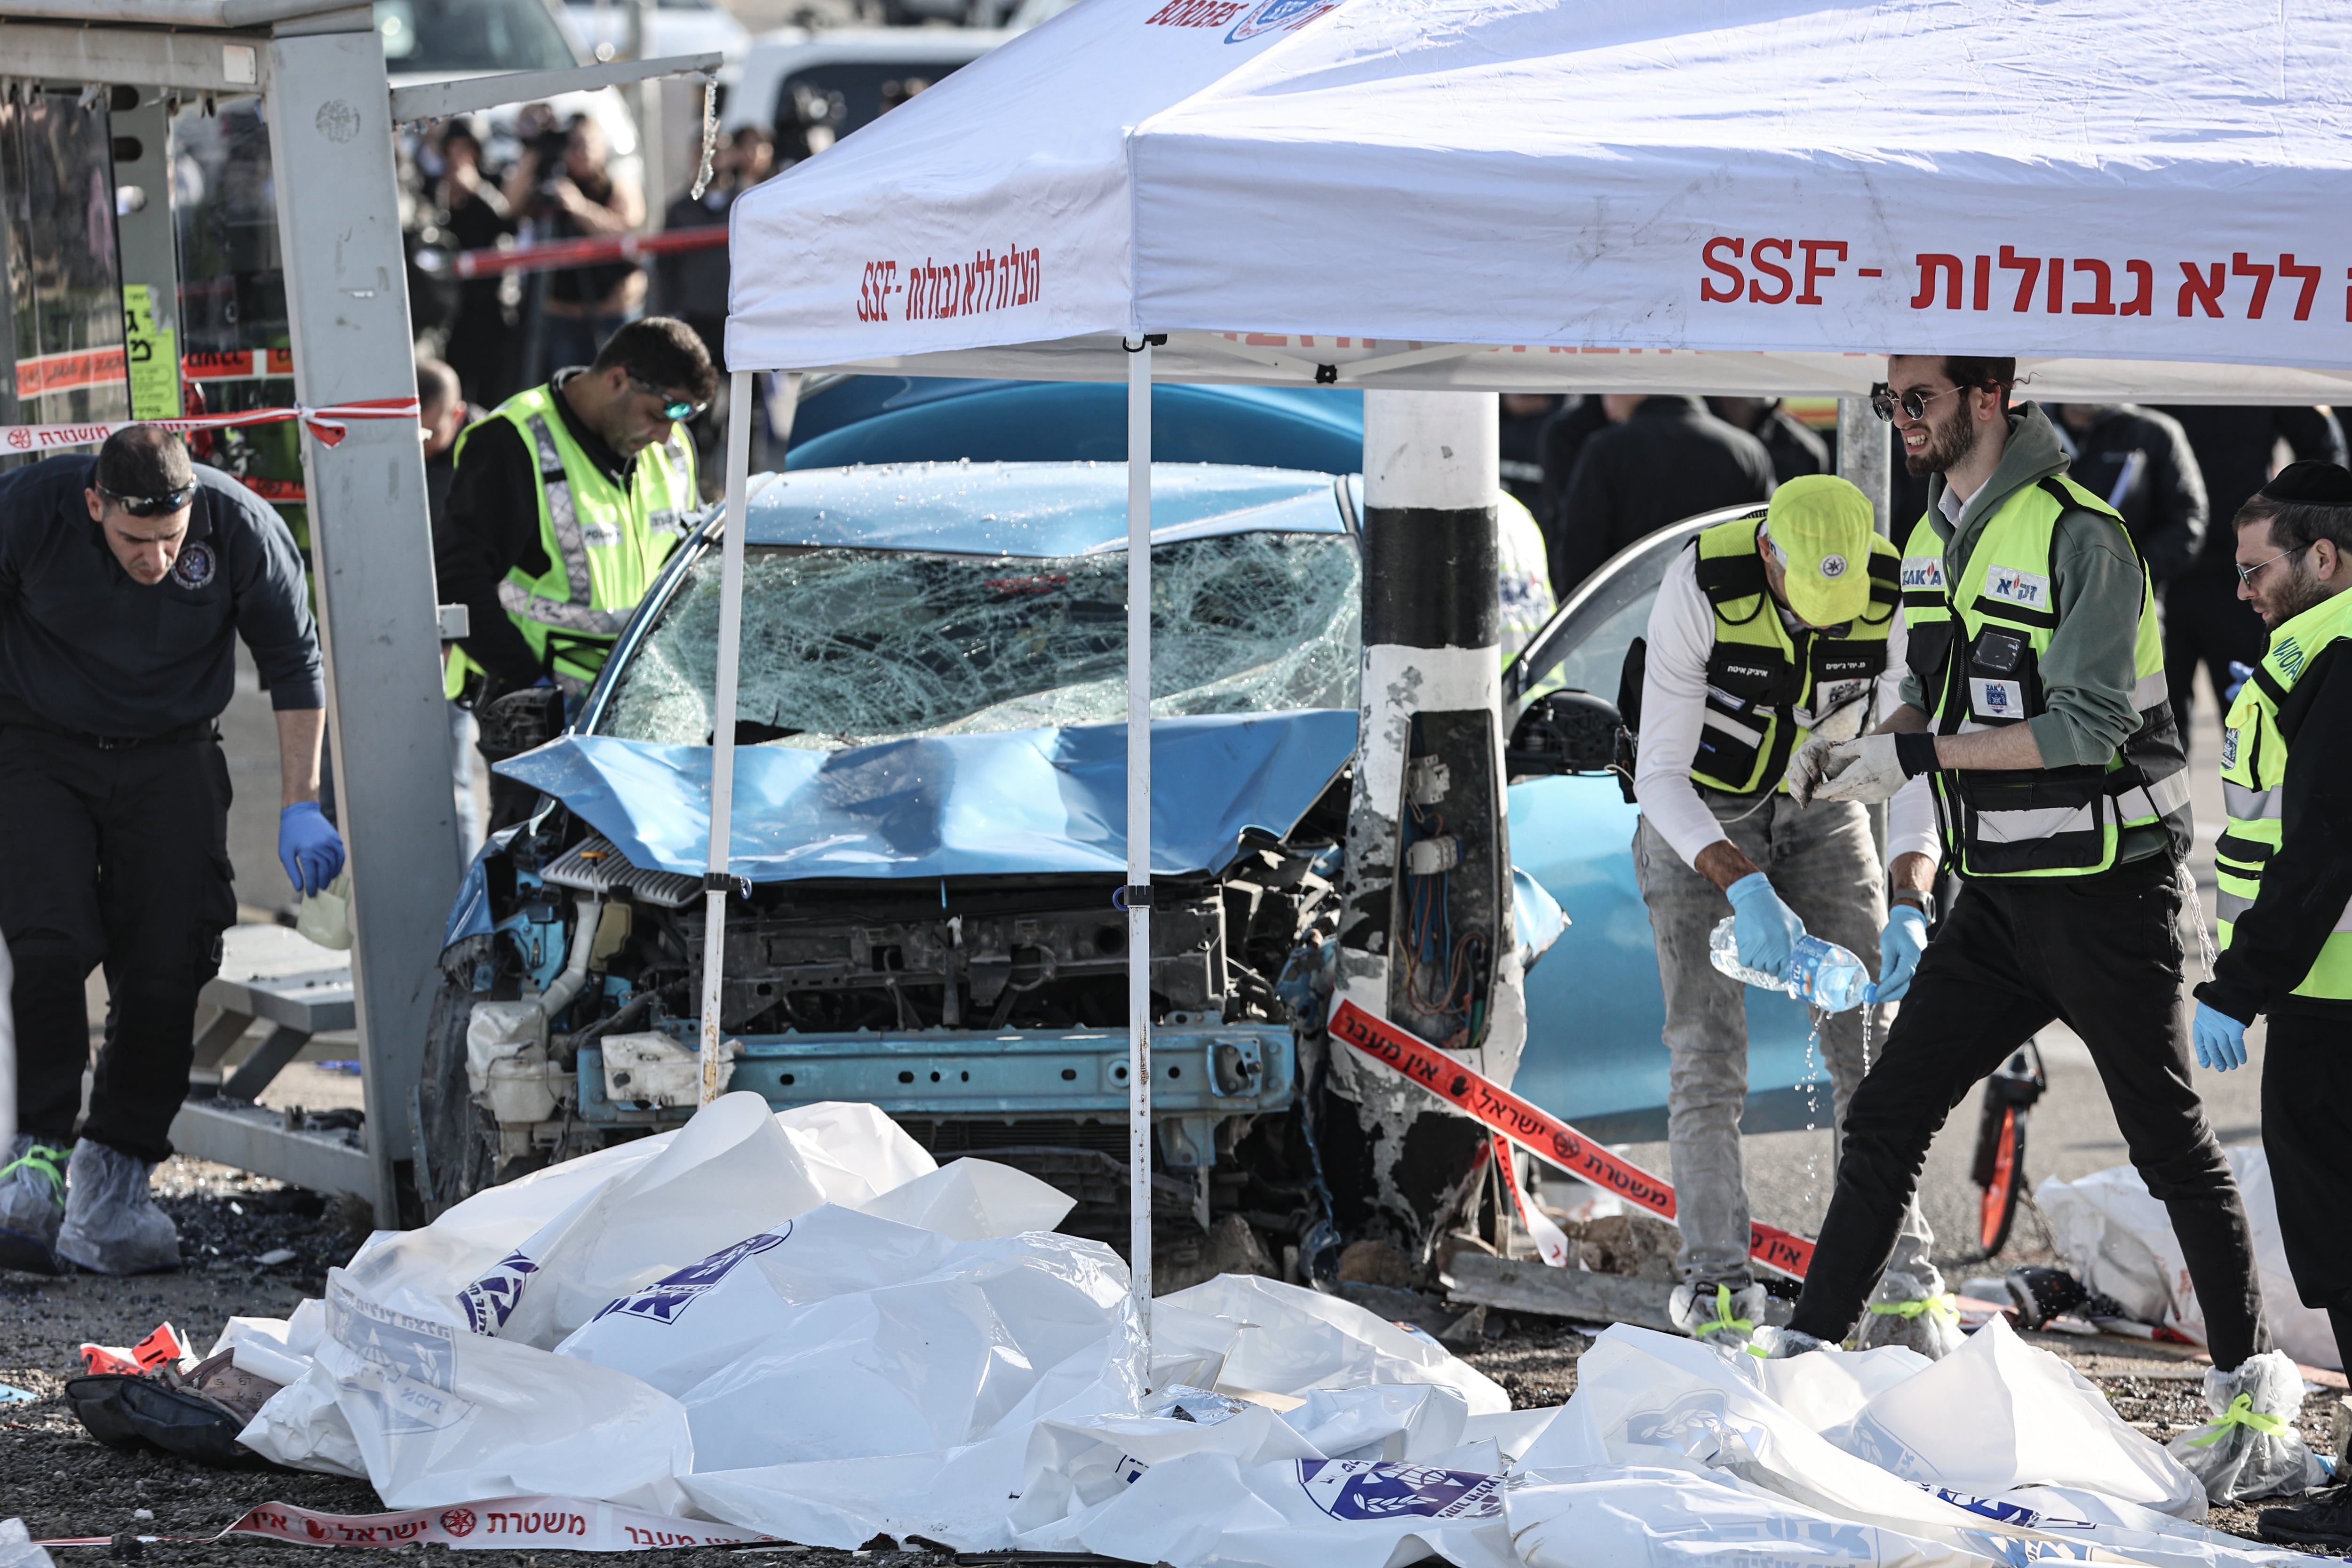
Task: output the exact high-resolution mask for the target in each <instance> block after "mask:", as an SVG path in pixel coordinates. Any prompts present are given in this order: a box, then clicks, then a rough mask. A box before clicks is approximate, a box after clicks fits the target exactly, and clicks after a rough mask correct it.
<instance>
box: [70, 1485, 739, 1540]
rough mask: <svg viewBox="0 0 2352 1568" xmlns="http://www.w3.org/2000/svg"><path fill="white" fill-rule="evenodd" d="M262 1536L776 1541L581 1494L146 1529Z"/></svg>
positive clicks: (299, 1512) (288, 1509)
mask: <svg viewBox="0 0 2352 1568" xmlns="http://www.w3.org/2000/svg"><path fill="white" fill-rule="evenodd" d="M232 1535H258V1536H265V1537H268V1539H270V1540H274V1541H291V1542H299V1543H301V1544H302V1545H305V1546H375V1547H400V1546H414V1545H416V1544H418V1543H419V1542H430V1543H432V1544H434V1545H436V1546H446V1547H449V1548H452V1549H453V1550H455V1551H458V1552H497V1551H504V1550H507V1549H509V1548H511V1547H517V1546H539V1547H561V1548H563V1549H565V1550H567V1551H572V1552H645V1551H650V1550H653V1549H656V1548H663V1547H680V1546H745V1545H751V1544H753V1543H756V1542H763V1541H773V1540H775V1539H776V1538H775V1537H774V1536H772V1535H762V1534H761V1533H760V1532H759V1531H756V1530H738V1529H736V1528H735V1527H734V1526H732V1525H728V1524H713V1523H711V1522H710V1521H709V1520H701V1519H677V1518H674V1517H672V1516H670V1515H668V1514H661V1513H644V1512H641V1511H639V1510H636V1509H633V1508H622V1507H620V1506H619V1505H618V1504H615V1503H609V1502H586V1501H583V1500H580V1499H578V1498H562V1497H510V1498H495V1499H491V1500H488V1501H484V1502H466V1503H453V1504H451V1505H450V1506H448V1507H446V1508H413V1509H407V1510H403V1511H402V1512H399V1513H364V1514H337V1513H314V1512H312V1511H311V1510H309V1509H307V1508H295V1507H293V1506H292V1505H290V1504H288V1503H282V1502H266V1503H263V1504H262V1505H261V1506H260V1507H259V1508H257V1509H252V1510H248V1511H247V1513H246V1515H245V1517H244V1518H242V1519H240V1520H238V1521H236V1523H235V1524H232V1525H230V1526H229V1527H228V1528H227V1529H226V1530H224V1531H221V1532H220V1533H219V1534H218V1535H142V1536H139V1537H137V1538H136V1539H137V1540H139V1541H140V1542H158V1541H176V1542H211V1541H226V1540H227V1539H228V1538H229V1537H230V1536H232ZM114 1539H115V1538H113V1537H110V1536H104V1535H80V1536H71V1537H66V1538H62V1539H59V1540H54V1541H36V1542H33V1544H34V1545H36V1546H110V1545H112V1544H113V1543H114Z"/></svg>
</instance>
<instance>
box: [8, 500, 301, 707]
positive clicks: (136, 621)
mask: <svg viewBox="0 0 2352 1568" xmlns="http://www.w3.org/2000/svg"><path fill="white" fill-rule="evenodd" d="M97 469H98V460H97V459H96V458H89V457H82V456H73V455H68V456H59V457H55V458H46V459H44V460H42V461H41V462H37V463H33V464H29V465H27V466H26V467H25V468H16V469H13V470H11V471H10V472H8V473H5V474H0V723H5V722H6V721H8V720H9V719H10V718H12V717H13V718H15V719H16V721H19V722H22V721H26V720H30V721H34V722H36V723H38V724H44V725H47V726H48V727H50V728H53V729H60V730H67V731H73V732H75V733H77V734H89V735H108V736H114V737H118V738H121V739H124V740H145V739H148V738H150V737H152V736H156V735H163V734H169V733H170V732H171V731H174V730H180V729H184V728H186V727H187V726H188V725H191V724H195V723H200V722H202V721H205V720H210V719H215V718H217V717H219V716H220V712H221V710H223V709H225V708H226V707H227V706H228V702H229V698H230V697H231V696H232V695H234V694H235V692H236V647H235V643H234V639H235V638H236V637H243V638H244V639H245V646H246V647H248V648H250V649H251V650H252V651H253V662H254V665H255V667H256V668H258V669H259V670H260V672H261V679H262V681H263V683H264V684H265V685H267V686H268V688H269V700H270V705H271V706H272V707H273V708H278V709H295V708H323V707H325V706H326V701H327V690H326V682H325V679H324V678H323V676H322V674H321V669H322V668H323V666H322V661H321V660H320V657H319V636H318V630H317V628H316V626H313V625H312V623H311V620H310V600H309V598H308V596H307V595H306V593H305V591H304V587H303V582H302V557H301V554H300V552H298V551H297V550H296V549H295V548H294V535H293V533H292V532H291V531H289V529H288V528H287V526H286V520H285V519H283V518H281V517H279V516H278V512H277V510H275V509H274V508H272V507H271V506H270V504H269V503H268V501H266V500H262V499H261V498H260V497H259V496H257V495H255V494H254V493H253V492H252V491H251V490H248V489H246V488H245V487H244V486H243V485H240V484H238V483H237V482H236V480H235V479H230V478H229V477H228V476H227V475H226V474H224V473H222V472H220V471H219V470H218V469H216V468H205V467H204V466H202V465H201V464H200V465H198V466H197V468H196V494H195V499H194V503H193V504H192V505H191V506H190V508H189V511H188V530H187V533H186V535H185V537H184V539H183V540H182V542H181V545H180V554H179V559H178V560H177V562H175V563H174V564H173V567H172V570H170V571H169V572H166V573H165V574H163V581H161V582H160V583H156V584H152V586H151V585H150V584H144V583H142V582H140V581H138V580H137V579H136V578H134V577H132V576H131V574H130V573H128V572H125V571H124V570H123V569H122V563H121V562H120V561H118V560H116V559H115V555H114V551H113V550H112V548H111V547H110V546H109V545H108V543H107V542H106V535H105V533H104V531H102V530H101V528H100V525H99V524H98V523H97V522H95V521H92V520H91V518H90V515H89V504H88V502H87V501H86V500H84V498H83V494H82V492H83V491H84V490H85V489H88V488H89V487H90V486H91V485H92V484H94V483H95V480H96V475H97Z"/></svg>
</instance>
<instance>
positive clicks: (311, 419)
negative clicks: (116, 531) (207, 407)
mask: <svg viewBox="0 0 2352 1568" xmlns="http://www.w3.org/2000/svg"><path fill="white" fill-rule="evenodd" d="M416 416H417V409H416V399H415V396H414V395H411V396H407V397H370V398H362V399H361V400H360V401H358V402H356V403H331V404H328V405H326V406H324V407H320V408H305V407H294V408H245V409H239V410H237V411H236V412H235V413H230V414H198V415H194V416H190V417H188V418H185V419H93V420H90V421H89V423H87V424H82V425H0V452H56V451H62V450H64V449H66V448H68V447H95V446H97V445H98V444H99V443H100V442H101V441H103V440H105V439H106V438H107V437H109V436H111V435H113V434H114V433H115V432H116V431H117V430H128V429H130V428H131V426H133V425H160V426H163V428H164V429H166V430H177V431H178V432H180V434H182V435H183V436H186V435H192V434H194V433H196V432H198V431H204V430H226V429H229V428H231V427H233V426H240V425H283V424H284V423H286V422H287V421H288V420H289V419H299V420H300V421H301V422H302V424H303V426H305V427H306V428H307V429H309V431H310V434H311V435H313V436H315V437H318V438H319V440H320V443H321V444H322V445H325V446H329V447H331V446H334V445H335V444H336V443H338V442H340V441H341V439H342V438H343V436H344V433H345V431H346V430H347V429H348V428H349V424H348V422H349V421H351V420H353V419H415V417H416Z"/></svg>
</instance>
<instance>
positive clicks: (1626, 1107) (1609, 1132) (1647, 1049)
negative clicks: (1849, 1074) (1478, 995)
mask: <svg viewBox="0 0 2352 1568" xmlns="http://www.w3.org/2000/svg"><path fill="white" fill-rule="evenodd" d="M1748 510H1753V509H1752V508H1749V507H1727V508H1725V509H1723V510H1718V511H1712V512H1705V513H1702V514H1700V515H1699V516H1697V517H1694V518H1689V519H1686V520H1685V521H1681V522H1678V523H1675V524H1673V525H1671V526H1670V527H1667V528H1664V529H1661V530H1659V531H1657V532H1655V533H1653V534H1651V535H1649V536H1648V537H1647V538H1644V539H1641V540H1637V541H1635V542H1633V544H1631V545H1628V546H1627V547H1626V548H1625V549H1624V550H1622V551H1621V552H1619V553H1618V554H1616V555H1615V556H1613V557H1612V558H1611V559H1610V560H1609V561H1608V562H1607V563H1604V564H1603V565H1602V566H1601V569H1600V570H1599V571H1598V572H1596V573H1594V574H1592V576H1591V578H1589V579H1588V580H1587V581H1585V582H1584V583H1583V584H1580V586H1579V587H1578V588H1577V590H1576V592H1575V593H1574V594H1572V595H1570V596H1569V599H1568V602H1567V603H1566V604H1564V605H1561V606H1560V608H1559V611H1558V613H1557V614H1555V615H1554V616H1552V618H1551V619H1550V620H1549V622H1547V623H1546V624H1545V626H1544V627H1543V629H1542V630H1541V631H1539V632H1538V633H1537V634H1536V636H1535V637H1534V639H1533V640H1532V641H1530V642H1529V643H1528V649H1527V651H1526V652H1525V653H1524V654H1522V655H1521V656H1520V657H1519V658H1517V659H1516V660H1514V661H1513V662H1512V664H1511V665H1510V667H1509V668H1507V669H1506V670H1505V671H1504V672H1503V701H1504V706H1505V711H1506V715H1507V718H1509V719H1510V720H1512V721H1516V720H1517V716H1518V714H1519V712H1520V710H1522V709H1523V708H1524V707H1525V706H1526V704H1527V702H1528V701H1529V700H1532V699H1533V698H1535V697H1538V696H1540V695H1542V694H1543V693H1544V692H1547V691H1557V690H1562V689H1576V690H1584V691H1590V692H1592V693H1594V694H1595V695H1597V696H1600V697H1604V698H1608V699H1610V700H1615V698H1616V696H1617V691H1618V681H1619V677H1620V672H1621V671H1622V668H1623V665H1624V662H1625V655H1626V651H1627V649H1628V648H1629V647H1631V646H1632V644H1633V639H1634V638H1636V637H1641V636H1643V633H1644V631H1645V629H1646V628H1647V626H1648V625H1649V620H1650V606H1651V605H1652V603H1653V602H1654V600H1655V599H1656V597H1657V594H1658V584H1659V583H1660V582H1661V581H1663V580H1664V576H1665V572H1666V567H1667V566H1668V564H1669V563H1672V562H1673V560H1674V558H1675V555H1676V554H1677V553H1679V552H1681V551H1682V550H1684V549H1685V548H1686V547H1687V546H1688V545H1689V543H1690V541H1691V540H1692V539H1693V538H1695V537H1696V535H1697V533H1698V532H1699V531H1700V530H1702V529H1704V528H1706V527H1708V526H1710V525H1712V524H1714V523H1717V522H1721V521H1725V520H1727V519H1728V518H1733V517H1738V516H1739V515H1741V514H1742V513H1743V512H1746V511H1748ZM1508 797H1509V809H1510V825H1511V860H1512V863H1513V864H1514V865H1516V866H1517V867H1518V868H1520V869H1521V870H1524V871H1526V872H1528V874H1529V875H1531V876H1533V877H1534V878H1535V879H1536V880H1537V881H1538V882H1540V883H1542V884H1543V886H1544V888H1545V889H1546V890H1547V891H1549V893H1550V894H1551V896H1552V897H1553V898H1555V899H1557V900H1559V904H1560V907H1561V909H1563V910H1566V911H1567V913H1568V917H1569V920H1570V925H1569V928H1568V930H1567V931H1565V932H1563V933H1562V934H1561V936H1560V938H1559V942H1557V943H1556V944H1554V945H1553V947H1552V948H1551V950H1550V951H1549V952H1548V953H1546V954H1545V955H1544V958H1543V960H1542V962H1541V963H1538V964H1537V965H1536V967H1535V969H1534V970H1533V971H1532V972H1530V973H1529V974H1528V980H1527V994H1528V1044H1527V1049H1526V1051H1525V1053H1524V1054H1523V1055H1522V1056H1521V1058H1520V1060H1519V1070H1518V1076H1517V1079H1515V1080H1514V1082H1513V1085H1512V1087H1513V1088H1514V1089H1516V1090H1517V1092H1518V1093H1520V1094H1523V1095H1525V1096H1526V1097H1527V1098H1528V1099H1529V1100H1534V1101H1535V1102H1536V1103H1537V1104H1538V1105H1540V1106H1542V1107H1544V1109H1546V1110H1549V1111H1551V1112H1553V1113H1554V1114H1556V1115H1558V1116H1560V1117H1563V1118H1565V1119H1566V1120H1568V1121H1571V1122H1573V1123H1575V1125H1576V1126H1577V1127H1578V1128H1579V1129H1580V1130H1581V1131H1584V1132H1586V1133H1588V1134H1590V1135H1591V1136H1593V1137H1596V1138H1601V1139H1603V1140H1606V1141H1609V1142H1634V1141H1649V1140H1654V1139H1663V1138H1664V1136H1665V1135H1666V1131H1665V1129H1666V1081H1667V1069H1668V1061H1667V1053H1666V1048H1665V1044H1664V1039H1663V1037H1662V1035H1663V1031H1664V1027H1665V997H1664V991H1663V990H1662V989H1661V987H1660V985H1659V983H1658V963H1657V948H1656V944H1655V941H1654V937H1653V935H1652V932H1651V929H1650V915H1649V910H1648V909H1647V907H1646V906H1645V905H1644V904H1643V902H1642V890H1641V888H1640V886H1639V885H1638V884H1637V883H1636V882H1635V880H1634V877H1633V828H1634V826H1635V824H1636V822H1637V821H1638V820H1639V817H1640V809H1639V808H1638V807H1637V806H1634V805H1628V804H1627V803H1626V801H1625V798H1624V795H1623V793H1622V791H1621V790H1620V788H1619V784H1618V780H1617V778H1616V776H1615V775H1614V774H1612V773H1570V774H1564V775H1561V776H1559V777H1554V778H1536V779H1528V780H1524V781H1522V782H1519V783H1517V784H1512V785H1511V786H1510V788H1509V792H1508ZM1725 912H1726V913H1729V912H1730V906H1729V905H1728V904H1726V906H1725ZM1829 1122H1830V1095H1829V1075H1828V1072H1827V1069H1826V1068H1823V1067H1822V1058H1821V1055H1820V1052H1819V1051H1818V1050H1817V1049H1816V1048H1815V1047H1814V1045H1813V1041H1812V1028H1811V1022H1810V1020H1809V1017H1808V1015H1807V1013H1806V1010H1805V1008H1804V1007H1803V1006H1801V1005H1800V1004H1798V1003H1797V1002H1795V1001H1793V1000H1791V999H1790V998H1789V997H1786V996H1782V995H1779V994H1773V993H1768V992H1763V991H1757V990H1750V991H1749V992H1748V1109H1747V1111H1746V1114H1745V1116H1744V1117H1743V1119H1742V1121H1741V1125H1742V1127H1743V1128H1745V1129H1746V1130H1747V1131H1750V1132H1762V1131H1782V1130H1787V1129H1791V1128H1801V1127H1810V1126H1820V1127H1826V1126H1828V1125H1829Z"/></svg>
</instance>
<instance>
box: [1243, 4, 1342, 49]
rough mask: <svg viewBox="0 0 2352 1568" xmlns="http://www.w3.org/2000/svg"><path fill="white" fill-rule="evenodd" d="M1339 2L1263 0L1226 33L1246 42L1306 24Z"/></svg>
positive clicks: (1337, 6) (1331, 9) (1334, 7)
mask: <svg viewBox="0 0 2352 1568" xmlns="http://www.w3.org/2000/svg"><path fill="white" fill-rule="evenodd" d="M1338 9H1339V0H1259V5H1258V7H1257V9H1255V10H1254V11H1252V12H1251V13H1250V14H1249V15H1248V16H1244V17H1243V18H1242V19H1241V20H1240V21H1238V22H1236V23H1234V30H1233V31H1232V32H1230V33H1227V34H1226V35H1225V42H1227V43H1229V44H1239V43H1244V42H1246V41H1247V40H1249V39H1251V38H1255V37H1264V36H1265V34H1267V33H1279V32H1283V31H1286V30H1289V29H1295V28H1298V27H1303V26H1307V23H1309V22H1312V21H1313V20H1315V18H1316V17H1318V16H1321V15H1323V13H1324V12H1326V11H1336V10H1338Z"/></svg>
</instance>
